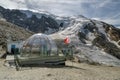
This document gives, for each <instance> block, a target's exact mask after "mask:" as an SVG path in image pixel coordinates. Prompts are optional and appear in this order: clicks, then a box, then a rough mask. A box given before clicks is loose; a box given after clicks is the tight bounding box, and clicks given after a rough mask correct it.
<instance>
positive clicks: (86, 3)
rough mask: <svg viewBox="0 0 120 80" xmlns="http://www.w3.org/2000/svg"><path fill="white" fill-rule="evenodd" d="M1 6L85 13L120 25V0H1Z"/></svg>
mask: <svg viewBox="0 0 120 80" xmlns="http://www.w3.org/2000/svg"><path fill="white" fill-rule="evenodd" d="M0 6H3V7H5V8H10V9H30V10H38V11H39V10H44V11H48V12H50V13H52V14H55V15H59V16H73V15H83V16H85V17H88V18H92V19H96V20H101V21H105V22H107V23H109V24H113V25H115V26H117V27H120V8H119V7H120V0H0Z"/></svg>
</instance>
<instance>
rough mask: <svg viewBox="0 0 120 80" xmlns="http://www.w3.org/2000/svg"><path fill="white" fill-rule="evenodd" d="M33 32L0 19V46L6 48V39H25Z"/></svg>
mask: <svg viewBox="0 0 120 80" xmlns="http://www.w3.org/2000/svg"><path fill="white" fill-rule="evenodd" d="M32 34H33V32H31V31H28V30H25V29H23V28H20V27H18V26H16V25H14V24H12V23H9V22H6V21H3V20H0V47H1V48H3V49H4V48H6V43H7V40H8V39H11V40H12V41H16V40H25V39H27V38H28V37H29V36H31V35H32Z"/></svg>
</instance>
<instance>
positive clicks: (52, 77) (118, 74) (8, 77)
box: [0, 60, 120, 80]
mask: <svg viewBox="0 0 120 80" xmlns="http://www.w3.org/2000/svg"><path fill="white" fill-rule="evenodd" d="M3 63H4V60H0V80H120V67H106V66H94V65H88V64H83V63H80V64H79V63H72V62H70V61H67V62H66V64H67V67H58V68H57V67H54V68H52V67H34V68H32V69H30V68H29V67H28V68H22V70H21V71H16V70H15V69H14V68H9V67H5V66H3ZM70 66H73V67H70Z"/></svg>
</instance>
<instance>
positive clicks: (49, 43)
mask: <svg viewBox="0 0 120 80" xmlns="http://www.w3.org/2000/svg"><path fill="white" fill-rule="evenodd" d="M56 55H57V46H56V44H55V42H54V41H53V40H52V39H51V38H50V37H49V36H48V35H45V34H42V33H38V34H34V35H32V36H31V37H30V38H28V39H27V40H26V41H25V42H24V43H23V46H22V48H21V57H39V56H56Z"/></svg>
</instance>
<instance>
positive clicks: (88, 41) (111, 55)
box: [50, 16, 120, 66]
mask: <svg viewBox="0 0 120 80" xmlns="http://www.w3.org/2000/svg"><path fill="white" fill-rule="evenodd" d="M50 36H51V37H52V38H53V39H55V40H56V42H57V45H58V46H59V47H60V48H62V47H64V48H66V45H65V44H64V42H63V40H64V39H65V38H66V36H67V37H68V38H69V39H70V44H69V45H67V47H70V46H72V47H73V50H74V53H75V56H76V57H77V58H78V59H79V61H80V62H90V63H97V64H105V65H109V66H120V60H119V59H120V29H118V28H116V27H114V26H112V25H109V24H107V23H104V22H101V21H96V20H91V19H87V18H85V17H83V16H81V17H80V16H79V17H71V21H70V24H69V25H68V27H67V28H64V29H63V30H61V31H59V32H57V33H55V34H52V35H50Z"/></svg>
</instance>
